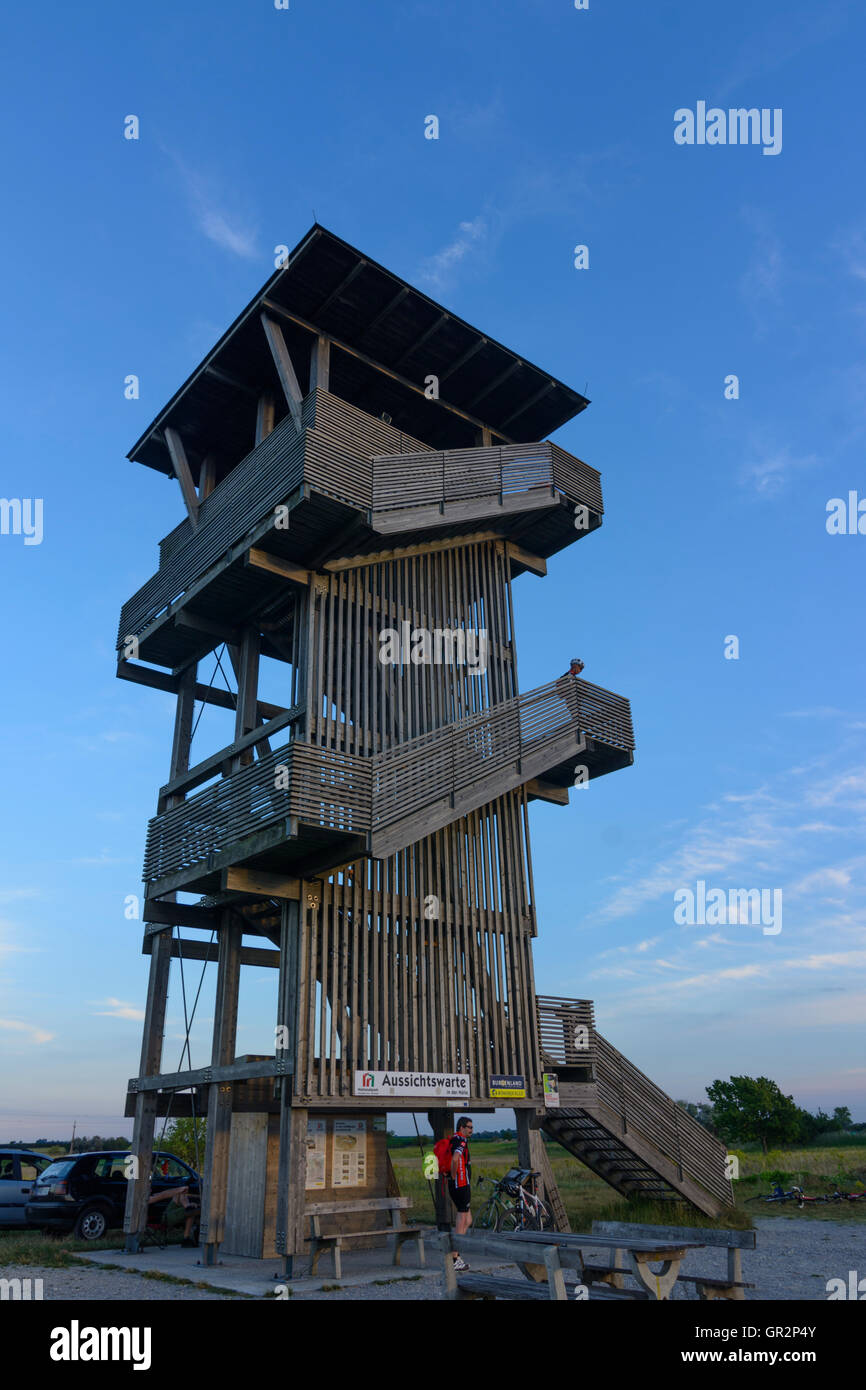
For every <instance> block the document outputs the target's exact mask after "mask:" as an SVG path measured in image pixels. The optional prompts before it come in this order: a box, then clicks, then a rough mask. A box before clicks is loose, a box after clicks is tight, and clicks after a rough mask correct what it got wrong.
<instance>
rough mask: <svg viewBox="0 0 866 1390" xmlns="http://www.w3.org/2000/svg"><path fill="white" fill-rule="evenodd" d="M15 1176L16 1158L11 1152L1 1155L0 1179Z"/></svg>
mask: <svg viewBox="0 0 866 1390" xmlns="http://www.w3.org/2000/svg"><path fill="white" fill-rule="evenodd" d="M14 1176H15V1159H14V1158H13V1157H12V1155H11V1154H2V1155H0V1179H3V1178H14Z"/></svg>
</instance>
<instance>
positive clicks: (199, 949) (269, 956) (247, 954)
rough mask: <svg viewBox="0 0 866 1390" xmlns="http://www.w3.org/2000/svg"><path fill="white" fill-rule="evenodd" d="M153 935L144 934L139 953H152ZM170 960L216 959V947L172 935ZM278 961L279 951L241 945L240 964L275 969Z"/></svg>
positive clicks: (204, 942) (144, 954)
mask: <svg viewBox="0 0 866 1390" xmlns="http://www.w3.org/2000/svg"><path fill="white" fill-rule="evenodd" d="M154 936H155V933H154V934H153V935H150V936H145V938H144V941H143V942H142V944H141V954H142V955H143V956H149V955H152V953H153V942H154ZM171 958H172V960H212V961H216V947H215V946H213V945H212V944H211V943H210V942H207V941H193V940H192V939H191V938H190V937H188V936H185V937H182V938H181V937H176V936H175V937H172V940H171ZM279 963H280V953H279V951H268V950H266V949H265V948H264V947H262V946H243V947H242V948H241V965H261V966H266V967H270V968H273V969H276V968H277V967H278V966H279Z"/></svg>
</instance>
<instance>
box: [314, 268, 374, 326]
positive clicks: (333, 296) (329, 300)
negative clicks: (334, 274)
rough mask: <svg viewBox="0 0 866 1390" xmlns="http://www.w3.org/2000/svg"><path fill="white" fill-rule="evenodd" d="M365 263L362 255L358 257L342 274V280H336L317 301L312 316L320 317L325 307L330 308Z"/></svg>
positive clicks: (355, 277)
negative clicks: (344, 273) (323, 296)
mask: <svg viewBox="0 0 866 1390" xmlns="http://www.w3.org/2000/svg"><path fill="white" fill-rule="evenodd" d="M366 265H367V262H366V260H365V259H364V257H363V256H362V257H361V258H360V260H357V261H356V262H355V264H354V265H353V266H352V269H351V270H350V271H349V272H348V274H346V275H344V276H343V278H342V280H340V281H339V282H338V284H336V285H335V286H334V288H333V289H332V290H331V291H330V293H329V294H326V295H325V298H324V299H323V300H321V301H320V302H319V304H318V306H317V308H316V310H315V314H314V317H315V318H317V319H318V318H321V316H322V314H323V313H324V312H325V310H326V309H330V307H331V305H332V304H333V303H334V301H335V300H337V299H339V298H340V295H341V294H342V293H343V291H344V290H347V289H348V288H349V286H350V285H351V283H352V281H353V280H355V279H357V277H358V276H359V275H360V274H361V271H362V270H364V269H365V267H366Z"/></svg>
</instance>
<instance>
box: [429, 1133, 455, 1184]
mask: <svg viewBox="0 0 866 1390" xmlns="http://www.w3.org/2000/svg"><path fill="white" fill-rule="evenodd" d="M433 1152H434V1154H435V1155H436V1158H437V1159H438V1161H439V1175H440V1177H442V1176H444V1175H446V1174H448V1175H450V1173H451V1160H452V1158H453V1157H454V1154H453V1152H452V1149H451V1135H450V1134H449V1135H447V1136H446V1137H445V1138H444V1139H440V1140H438V1141H437V1143H435V1144H434V1145H433Z"/></svg>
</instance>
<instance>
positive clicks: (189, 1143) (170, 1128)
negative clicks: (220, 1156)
mask: <svg viewBox="0 0 866 1390" xmlns="http://www.w3.org/2000/svg"><path fill="white" fill-rule="evenodd" d="M206 1127H207V1122H206V1120H205V1118H204V1116H195V1117H193V1116H192V1115H178V1117H177V1118H176V1119H174V1120H169V1122H168V1124H167V1125H166V1127H165V1133H164V1134H163V1135H160V1134H159V1132H158V1131H157V1133H156V1134H155V1135H154V1140H153V1147H154V1149H163V1150H165V1152H166V1153H170V1154H174V1155H175V1157H176V1158H182V1159H183V1161H184V1162H185V1163H188V1164H189V1165H190V1167H191V1168H195V1170H196V1172H199V1173H200V1172H201V1170H202V1167H203V1165H204V1138H205V1129H206Z"/></svg>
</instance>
